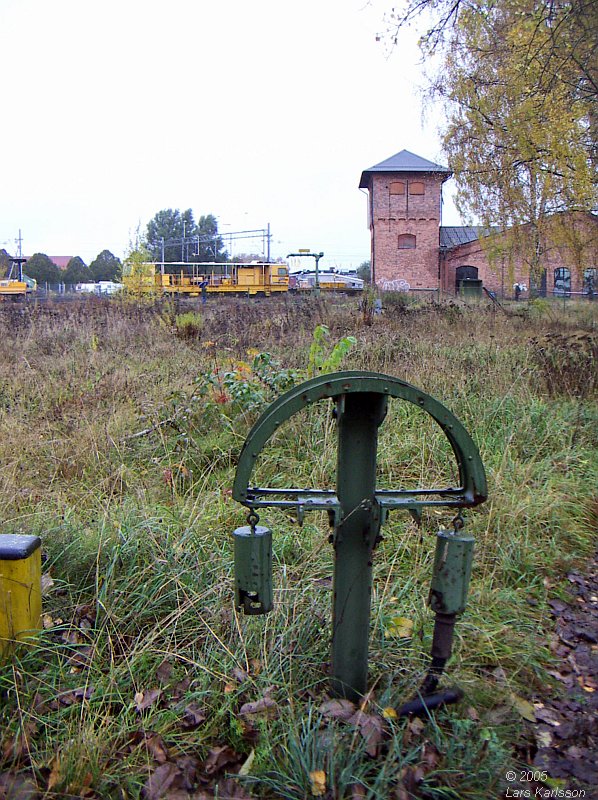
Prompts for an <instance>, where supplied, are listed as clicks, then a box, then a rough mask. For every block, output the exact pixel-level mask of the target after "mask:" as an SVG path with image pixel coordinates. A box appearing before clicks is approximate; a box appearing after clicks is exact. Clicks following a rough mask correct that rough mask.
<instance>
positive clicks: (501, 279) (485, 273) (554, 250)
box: [440, 214, 598, 297]
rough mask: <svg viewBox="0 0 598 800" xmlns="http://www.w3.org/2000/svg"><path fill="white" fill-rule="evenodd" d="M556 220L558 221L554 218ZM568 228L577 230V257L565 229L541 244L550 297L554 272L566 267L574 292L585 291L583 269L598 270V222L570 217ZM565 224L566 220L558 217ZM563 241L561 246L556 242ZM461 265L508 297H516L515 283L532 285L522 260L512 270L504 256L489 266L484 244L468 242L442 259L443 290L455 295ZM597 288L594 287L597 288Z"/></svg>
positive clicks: (584, 215) (592, 219) (586, 218)
mask: <svg viewBox="0 0 598 800" xmlns="http://www.w3.org/2000/svg"><path fill="white" fill-rule="evenodd" d="M555 219H556V218H555ZM566 219H567V221H568V223H567V224H568V227H569V229H570V230H573V227H575V228H576V229H577V237H576V241H577V244H578V254H577V256H575V255H574V253H573V252H572V250H571V248H570V247H568V246H567V244H565V243H562V236H563V233H562V229H561V230H560V231H559V230H558V229H556V228H555V231H554V237H553V239H552V240H551V238H550V231H549V232H548V235H547V237H546V239H545V240H544V241H543V242H542V250H543V254H542V265H543V267H544V268H545V270H546V290H547V292H548V294H549V295H550V294H551V293H552V292H553V291H554V289H555V270H558V269H561V268H563V267H565V268H566V269H568V270H569V271H570V273H571V291H572V292H581V291H582V289H583V279H584V274H583V273H584V270H586V269H592V268H596V267H598V246H597V245H598V220H597V219H596V217H592V216H591V215H586V214H575V215H568V216H567V218H566ZM557 221H558V223H559V224H560V225H562V223H563V218H561V217H559V218H558V220H557ZM559 239H560V240H561V244H558V243H557V241H558V240H559ZM460 266H472V267H477V269H478V277H479V278H481V279H482V281H483V284H484V286H485V287H486V288H487V289H490V290H492V291H496V292H498V293H499V294H501V295H502V294H503V293H504V296H506V297H510V296H512V295H513V284H514V283H515V282H516V283H520V284H525V285H526V286H527V287H528V288H529V286H530V269H529V265H528V264H526V263H525V262H524V261H523V259H515V263H514V264H513V265H512V267H510V266H509V263H508V260H507V259H506V258H505V257H503V258H502V259H501V258H497V259H494V260H493V261H492V263H490V261H489V259H488V256H487V255H486V251H485V249H484V246H483V243H482V242H481V241H475V242H468V243H467V244H463V245H461V246H459V247H456V248H454V249H452V250H450V251H449V252H448V253H446V254H445V255H444V256H443V257H442V258H441V270H440V271H441V287H442V289H443V291H446V292H451V293H454V292H455V283H456V269H457V267H460ZM597 288H598V287H596V286H595V289H597Z"/></svg>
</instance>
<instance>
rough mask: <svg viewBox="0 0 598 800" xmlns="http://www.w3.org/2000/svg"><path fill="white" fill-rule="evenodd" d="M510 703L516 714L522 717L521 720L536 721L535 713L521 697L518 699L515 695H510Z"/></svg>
mask: <svg viewBox="0 0 598 800" xmlns="http://www.w3.org/2000/svg"><path fill="white" fill-rule="evenodd" d="M511 703H512V704H513V708H514V709H515V711H517V713H518V714H519V715H520V716H521V717H523V719H526V720H527V721H528V722H535V721H536V712H535V709H534V707H533V705H532V704H531V703H530V702H529V700H525V699H524V698H523V697H519V695H517V694H512V695H511Z"/></svg>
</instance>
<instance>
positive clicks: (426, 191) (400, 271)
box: [369, 172, 442, 289]
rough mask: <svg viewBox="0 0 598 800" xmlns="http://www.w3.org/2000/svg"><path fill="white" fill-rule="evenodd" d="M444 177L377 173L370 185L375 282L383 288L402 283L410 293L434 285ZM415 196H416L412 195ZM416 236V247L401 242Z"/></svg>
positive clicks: (436, 277) (436, 279)
mask: <svg viewBox="0 0 598 800" xmlns="http://www.w3.org/2000/svg"><path fill="white" fill-rule="evenodd" d="M441 186H442V176H440V175H435V174H426V173H423V174H422V173H406V172H405V173H394V174H391V173H381V174H378V175H372V177H371V181H370V186H369V189H370V225H371V227H372V234H373V235H372V239H373V242H372V245H373V246H372V262H373V270H374V278H375V281H376V283H377V284H378V285H379V286H381V287H383V288H384V287H388V288H397V284H398V283H399V282H400V281H406V282H407V283H408V284H409V286H410V287H411V288H413V289H419V288H425V289H428V288H436V287H437V286H438V241H439V224H440V188H441ZM414 192H417V193H414ZM406 236H414V237H415V247H407V246H400V245H401V244H403V245H406V244H408V243H409V242H408V240H406V239H405V238H402V239H399V237H406Z"/></svg>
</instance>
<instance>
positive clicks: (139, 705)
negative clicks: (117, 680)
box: [135, 689, 160, 712]
mask: <svg viewBox="0 0 598 800" xmlns="http://www.w3.org/2000/svg"><path fill="white" fill-rule="evenodd" d="M159 697H160V689H148V690H147V691H144V692H136V693H135V708H136V709H137V711H139V712H141V711H146V710H147V709H148V708H149V707H150V706H153V705H154V703H155V702H156V701H157V700H158V698H159Z"/></svg>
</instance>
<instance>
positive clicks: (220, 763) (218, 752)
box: [203, 745, 243, 775]
mask: <svg viewBox="0 0 598 800" xmlns="http://www.w3.org/2000/svg"><path fill="white" fill-rule="evenodd" d="M242 760H243V756H240V755H239V754H238V753H235V751H234V750H233V749H232V747H229V746H228V745H222V746H221V747H212V748H211V749H210V751H209V753H208V757H207V758H206V760H205V762H204V765H203V769H204V772H205V773H206V775H216V774H217V773H218V772H222V771H223V770H224V768H225V767H229V768H230V767H231V765H235V766H236V765H238V764H239V763H240V762H241V761H242Z"/></svg>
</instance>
